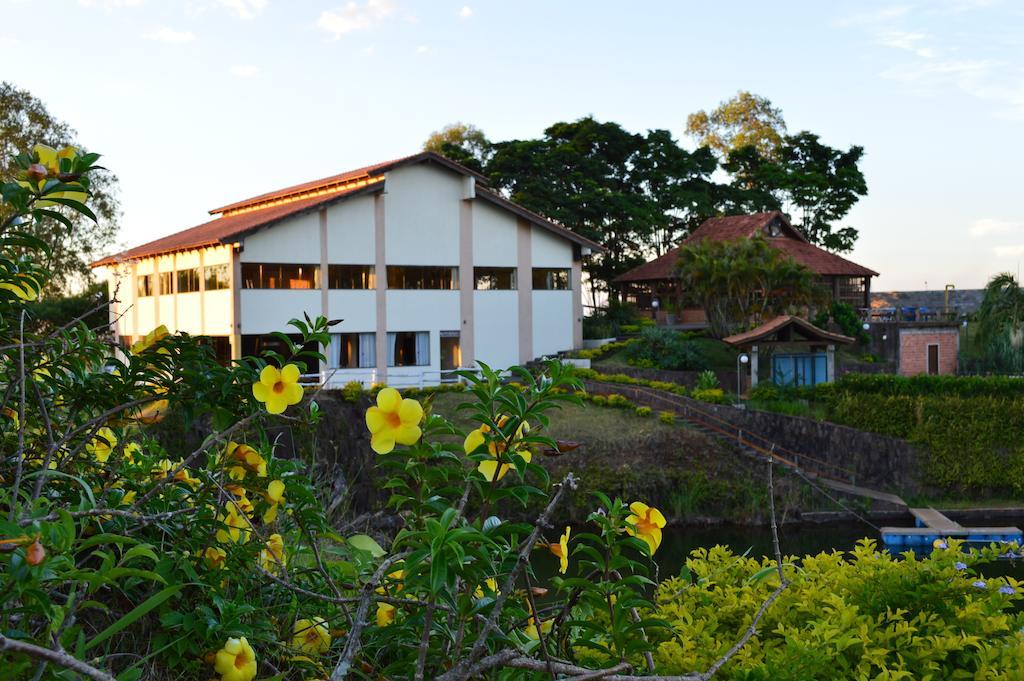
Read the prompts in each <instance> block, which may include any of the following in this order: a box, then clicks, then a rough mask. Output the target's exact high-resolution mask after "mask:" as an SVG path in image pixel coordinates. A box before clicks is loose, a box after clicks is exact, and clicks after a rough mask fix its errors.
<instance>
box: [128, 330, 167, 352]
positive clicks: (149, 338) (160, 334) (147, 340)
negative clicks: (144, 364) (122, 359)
mask: <svg viewBox="0 0 1024 681" xmlns="http://www.w3.org/2000/svg"><path fill="white" fill-rule="evenodd" d="M169 335H171V333H170V331H168V330H167V327H166V326H164V325H163V324H161V325H160V326H158V327H156V328H155V329H153V330H152V331H150V332H149V333H147V334H146V335H145V336H143V337H142V338H141V339H140V340H138V341H136V342H135V343H133V344H132V347H131V351H132V354H133V355H138V354H141V353H143V352H145V351H146V350H148V349H149V348H151V347H153V345H154V344H155V343H156V342H157V341H161V340H163V339H164V338H167V337H168V336H169ZM160 351H161V352H164V353H166V352H167V349H166V348H160Z"/></svg>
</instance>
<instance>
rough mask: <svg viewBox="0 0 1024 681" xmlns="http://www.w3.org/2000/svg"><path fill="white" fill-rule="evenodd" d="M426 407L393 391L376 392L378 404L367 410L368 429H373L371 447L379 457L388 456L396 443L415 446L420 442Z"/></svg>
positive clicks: (371, 431)
mask: <svg viewBox="0 0 1024 681" xmlns="http://www.w3.org/2000/svg"><path fill="white" fill-rule="evenodd" d="M422 419H423V407H422V406H421V405H420V403H419V402H417V401H416V400H414V399H410V398H408V397H407V398H405V399H404V400H403V399H402V395H401V394H400V393H399V392H398V391H397V390H395V389H394V388H384V389H383V390H381V391H380V392H379V393H377V405H376V406H374V407H370V408H369V409H367V410H366V427H367V428H369V429H370V433H371V437H370V447H371V448H372V449H373V451H375V452H377V453H378V454H387V453H388V452H390V451H392V450H393V449H394V448H395V444H400V445H414V444H416V442H417V441H418V440H419V439H420V434H421V431H420V421H421V420H422Z"/></svg>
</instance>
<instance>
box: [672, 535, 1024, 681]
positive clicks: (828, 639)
mask: <svg viewBox="0 0 1024 681" xmlns="http://www.w3.org/2000/svg"><path fill="white" fill-rule="evenodd" d="M962 549H963V547H962V545H961V544H960V543H959V542H957V541H950V542H949V546H948V548H939V549H936V550H935V551H934V552H932V553H931V555H929V556H926V557H923V558H922V557H918V556H915V555H913V554H912V553H907V554H903V555H902V556H900V557H894V556H892V555H891V554H889V553H887V552H885V551H879V550H878V549H877V548H876V546H875V542H874V541H870V540H863V541H861V542H859V543H858V545H857V547H856V548H855V549H854V550H853V551H852V552H850V553H849V554H846V555H844V554H841V553H838V552H836V553H822V554H819V555H817V556H807V557H805V558H803V559H801V560H799V562H797V561H796V559H794V558H789V559H787V560H788V561H789V562H788V563H787V565H786V568H785V575H786V578H787V579H788V580H790V586H789V588H787V589H786V590H785V591H783V592H782V593H781V594H780V595H779V598H778V600H777V601H776V602H775V603H774V604H773V605H772V607H771V608H770V609H769V610H768V611H767V613H766V615H765V617H764V620H763V621H762V622H761V626H760V627H759V632H760V633H759V635H758V637H757V638H755V639H753V640H751V641H750V642H749V643H748V644H747V645H746V647H745V648H744V649H743V650H742V651H740V652H739V654H737V656H736V657H735V658H734V660H733V662H732V663H731V664H729V665H727V666H726V667H724V668H723V669H722V671H721V673H720V676H721V678H723V679H742V680H743V681H755V680H756V681H768V680H769V679H771V680H772V681H812V680H816V679H821V680H822V681H825V680H829V679H931V680H932V681H940V680H942V679H968V678H970V679H1016V678H1019V676H1018V674H1019V673H1020V670H1022V669H1024V629H1022V627H1024V613H1022V612H1021V611H1020V608H1019V605H1020V601H1021V594H1020V591H1019V588H1020V587H1019V584H1018V582H1017V581H1016V580H1015V579H1013V578H1009V577H1007V578H1001V579H986V578H985V577H983V576H981V575H980V574H979V572H978V570H979V568H980V567H981V566H982V565H983V564H985V563H987V562H989V561H991V560H992V559H994V558H995V557H996V556H999V555H1001V554H1003V553H1004V549H1002V548H998V547H995V546H992V547H990V548H988V549H984V550H983V551H981V552H972V553H964V552H963V550H962ZM778 583H779V578H778V575H777V574H776V572H775V570H774V562H772V561H769V560H767V559H760V560H758V559H754V558H748V557H742V556H736V555H733V554H731V553H730V552H729V551H728V550H727V549H725V548H723V547H715V548H712V549H698V550H696V551H694V552H693V554H692V555H691V557H690V558H689V559H687V561H686V566H685V567H684V568H683V573H682V576H681V577H679V578H673V579H669V580H666V581H665V582H663V583H662V584H661V585H660V586H659V587H658V591H657V595H656V596H655V601H656V603H657V606H656V611H655V612H656V614H657V616H658V617H661V618H665V619H667V620H668V621H669V622H670V623H671V624H672V628H673V634H674V635H673V638H672V639H671V640H670V641H667V642H665V643H662V644H661V645H660V646H659V647H658V650H657V652H656V653H655V660H656V661H657V663H658V669H659V671H661V672H662V673H668V674H671V673H682V672H685V671H686V670H690V669H701V668H705V667H707V666H708V665H710V664H711V662H713V661H714V660H715V658H716V657H717V656H718V655H720V654H721V653H722V652H723V651H725V650H727V649H728V648H729V647H730V646H732V645H733V643H734V640H735V632H736V631H737V630H738V629H741V628H744V627H746V626H747V625H748V624H749V623H750V620H751V617H752V614H751V613H753V612H755V611H756V610H757V608H758V607H759V606H760V604H761V603H762V602H763V601H764V599H765V597H766V596H767V595H768V594H769V593H771V592H772V590H773V589H775V588H776V587H777V586H778Z"/></svg>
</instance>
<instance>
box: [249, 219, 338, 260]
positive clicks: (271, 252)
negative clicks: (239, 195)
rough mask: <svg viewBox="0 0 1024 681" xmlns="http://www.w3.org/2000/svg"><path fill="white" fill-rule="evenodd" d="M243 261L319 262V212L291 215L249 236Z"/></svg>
mask: <svg viewBox="0 0 1024 681" xmlns="http://www.w3.org/2000/svg"><path fill="white" fill-rule="evenodd" d="M242 262H280V263H295V264H317V263H319V262H320V214H319V212H317V211H313V212H310V213H305V214H303V215H297V216H295V217H292V218H288V219H287V220H284V221H282V222H279V223H277V224H275V225H272V226H271V227H269V228H267V229H262V230H260V231H258V232H256V233H254V234H250V235H249V236H247V237H245V241H244V248H243V249H242Z"/></svg>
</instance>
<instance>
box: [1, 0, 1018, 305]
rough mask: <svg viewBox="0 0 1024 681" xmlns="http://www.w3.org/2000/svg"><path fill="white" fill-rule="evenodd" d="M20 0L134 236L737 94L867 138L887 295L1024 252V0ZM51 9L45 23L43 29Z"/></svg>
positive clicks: (8, 2) (43, 63) (637, 122)
mask: <svg viewBox="0 0 1024 681" xmlns="http://www.w3.org/2000/svg"><path fill="white" fill-rule="evenodd" d="M468 2H469V4H466V0H458V1H453V2H449V1H447V0H421V1H416V0H322V1H321V0H0V11H2V13H3V17H4V21H3V22H2V23H0V49H2V50H3V54H4V59H3V61H2V62H0V79H3V80H7V81H10V82H13V83H14V84H16V85H17V86H19V87H22V88H26V89H28V90H29V91H31V92H32V93H33V94H34V95H35V96H37V97H39V98H40V99H42V100H43V101H44V102H45V103H46V105H47V106H48V107H49V109H50V111H51V112H52V113H53V114H55V115H56V116H58V117H60V118H61V119H63V120H66V121H67V122H69V123H70V124H71V125H72V126H73V127H75V128H76V129H77V130H78V133H79V136H78V137H79V141H80V143H81V144H83V145H84V146H85V147H87V148H88V149H90V150H92V151H98V152H101V153H102V154H103V155H104V158H103V161H102V163H103V165H105V166H106V167H108V168H110V169H111V170H113V171H114V172H115V173H116V174H117V175H118V177H119V178H120V184H121V202H122V207H123V211H124V214H123V218H122V221H121V226H122V229H121V234H120V237H119V245H120V246H132V245H137V244H139V243H142V242H145V241H148V240H151V239H153V238H156V237H159V236H163V235H165V234H168V233H172V232H175V231H178V230H181V229H185V228H187V227H191V226H194V225H196V224H199V223H201V222H204V221H206V220H208V219H209V216H208V215H207V211H208V210H209V209H211V208H214V207H217V206H220V205H224V204H226V203H229V202H231V201H234V200H238V199H243V198H246V197H249V196H253V195H256V194H260V193H262V192H265V191H269V190H272V189H276V188H280V187H284V186H287V185H290V184H295V183H299V182H303V181H307V180H310V179H315V178H319V177H324V176H327V175H332V174H336V173H339V172H342V171H344V170H348V169H352V168H356V167H359V166H362V165H366V164H369V163H373V162H377V161H382V160H387V159H391V158H396V157H399V156H404V155H407V154H410V153H414V152H416V151H417V150H419V148H420V147H421V146H422V144H423V141H424V140H425V139H426V137H427V136H428V135H429V134H430V133H431V132H432V131H433V130H437V129H439V128H441V127H443V126H444V125H446V124H449V123H452V122H455V121H463V122H467V123H472V124H474V125H476V126H478V127H480V128H481V129H483V130H484V132H485V133H486V134H487V136H488V137H489V138H490V139H492V140H505V139H522V138H530V137H537V136H540V135H541V134H542V132H543V130H544V129H545V128H546V127H547V126H548V125H550V124H552V123H554V122H557V121H562V120H574V119H577V118H580V117H582V116H587V115H593V116H595V117H597V118H598V119H601V120H608V121H615V122H618V123H620V124H622V125H623V126H624V127H626V128H627V129H630V130H632V131H636V132H642V131H645V130H648V129H667V130H669V131H671V132H672V133H673V134H674V135H675V136H676V138H677V139H679V140H680V141H681V143H683V144H684V145H687V146H692V141H691V140H689V139H688V138H686V136H685V125H686V117H687V116H688V115H689V114H690V113H692V112H694V111H697V110H700V109H711V108H713V107H714V106H716V105H717V104H718V103H719V102H721V101H722V100H724V99H727V98H729V97H731V96H732V95H734V94H735V93H736V92H737V91H739V90H749V91H752V92H754V93H757V94H759V95H763V96H765V97H768V98H769V99H770V100H771V101H772V102H773V103H774V104H775V105H776V106H778V107H779V108H781V109H782V111H783V114H784V116H785V119H786V122H787V124H788V127H789V129H790V131H793V132H795V131H798V130H810V131H811V132H814V133H816V134H818V135H820V136H821V138H822V140H823V141H824V142H825V143H827V144H829V145H831V146H835V147H844V148H845V147H848V146H850V145H854V144H857V145H861V146H863V147H864V148H865V157H864V160H863V162H862V165H861V168H862V170H863V172H864V174H865V176H866V179H867V184H868V189H869V194H868V195H867V196H866V197H864V198H863V199H862V200H861V201H860V202H859V203H858V204H857V205H856V206H855V208H854V209H853V210H852V211H851V213H850V214H849V215H848V216H847V218H846V219H844V220H843V221H842V222H841V224H842V225H844V226H845V225H850V226H853V227H855V228H857V229H858V230H859V231H860V239H859V241H858V242H857V245H856V248H855V249H854V251H853V252H852V254H851V255H850V256H849V257H850V258H851V259H853V260H855V261H856V262H859V263H861V264H863V265H866V266H868V267H871V268H872V269H874V270H877V271H878V272H880V273H881V276H880V278H879V279H877V280H876V281H875V283H874V285H873V288H874V289H875V290H908V289H924V288H929V289H941V288H942V287H943V286H944V285H946V284H954V285H955V286H956V287H957V288H978V287H981V286H984V284H985V283H986V281H987V280H988V279H989V278H990V277H991V276H992V275H994V274H996V273H998V272H1001V271H1010V272H1013V273H1017V272H1019V271H1020V270H1021V265H1022V263H1024V205H1022V201H1021V197H1022V196H1024V191H1022V180H1024V170H1022V159H1024V2H1020V1H1019V0H1004V1H1002V2H1000V1H999V0H926V1H920V2H906V3H895V4H894V3H890V2H881V3H872V2H855V1H848V2H845V1H842V0H833V1H830V2H820V1H813V2H812V1H808V2H796V1H790V2H787V1H785V0H780V1H779V2H773V3H767V2H763V1H762V0H757V1H746V0H744V1H739V0H735V1H731V2H730V1H726V0H720V1H718V2H707V1H693V2H691V1H683V0H678V1H665V2H642V1H639V0H637V1H634V2H628V3H624V2H621V1H619V2H603V1H600V0H586V1H583V0H579V1H570V0H548V1H546V2H545V1H517V2H508V1H505V2H499V1H497V0H494V1H490V2H484V1H483V0H468ZM29 27H31V28H29Z"/></svg>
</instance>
